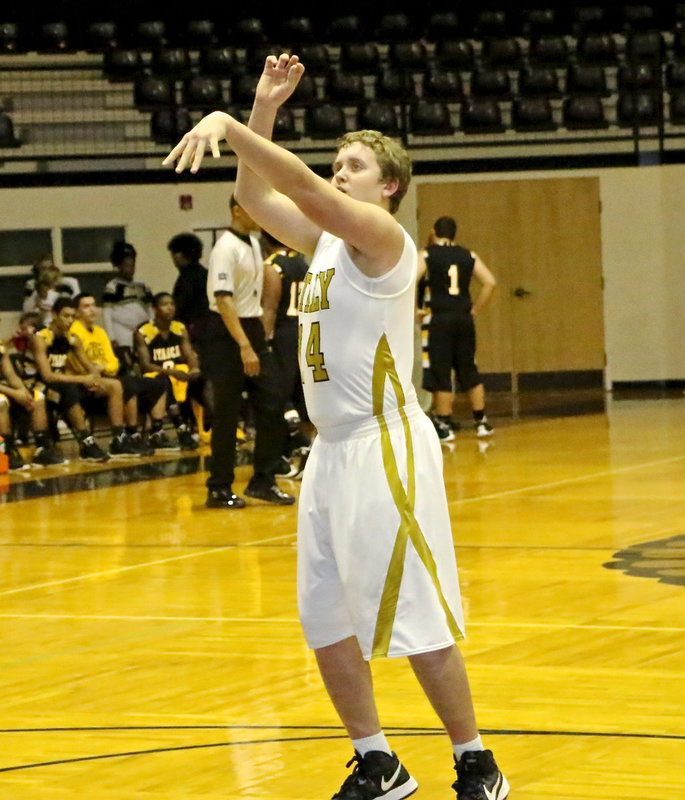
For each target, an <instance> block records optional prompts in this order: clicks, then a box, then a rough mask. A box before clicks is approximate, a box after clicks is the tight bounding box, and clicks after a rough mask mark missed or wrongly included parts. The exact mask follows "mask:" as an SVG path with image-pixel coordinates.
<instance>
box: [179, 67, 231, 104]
mask: <svg viewBox="0 0 685 800" xmlns="http://www.w3.org/2000/svg"><path fill="white" fill-rule="evenodd" d="M225 101H226V98H224V96H223V92H222V89H221V81H220V80H219V79H218V78H213V77H211V76H209V75H193V77H191V78H188V79H187V80H186V81H184V82H183V104H184V105H186V106H187V107H188V108H197V109H200V110H201V111H213V110H215V109H217V108H222V107H223V106H224V105H225Z"/></svg>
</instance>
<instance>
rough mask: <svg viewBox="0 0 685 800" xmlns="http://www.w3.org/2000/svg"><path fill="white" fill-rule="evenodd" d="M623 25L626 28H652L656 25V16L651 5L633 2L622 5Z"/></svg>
mask: <svg viewBox="0 0 685 800" xmlns="http://www.w3.org/2000/svg"><path fill="white" fill-rule="evenodd" d="M622 17H623V26H624V27H625V28H627V29H632V30H635V29H639V28H653V27H655V26H656V25H657V17H656V14H655V11H654V7H653V6H652V5H648V4H647V3H633V4H631V5H626V6H623V9H622Z"/></svg>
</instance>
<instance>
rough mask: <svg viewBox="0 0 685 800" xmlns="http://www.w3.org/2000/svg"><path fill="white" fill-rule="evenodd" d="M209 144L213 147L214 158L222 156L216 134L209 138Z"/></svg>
mask: <svg viewBox="0 0 685 800" xmlns="http://www.w3.org/2000/svg"><path fill="white" fill-rule="evenodd" d="M209 146H210V147H211V149H212V155H213V156H214V158H219V157H220V156H221V151H220V150H219V140H218V138H217V137H216V136H212V137H211V139H210V140H209Z"/></svg>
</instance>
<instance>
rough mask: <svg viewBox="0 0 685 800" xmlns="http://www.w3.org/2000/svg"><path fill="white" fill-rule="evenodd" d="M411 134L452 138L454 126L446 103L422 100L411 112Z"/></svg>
mask: <svg viewBox="0 0 685 800" xmlns="http://www.w3.org/2000/svg"><path fill="white" fill-rule="evenodd" d="M409 124H410V130H411V133H412V134H414V135H417V136H450V135H452V134H453V133H454V126H453V125H452V119H451V116H450V111H449V108H448V107H447V104H446V103H441V102H439V101H436V100H421V101H419V102H418V103H416V105H414V106H412V107H411V110H410V112H409Z"/></svg>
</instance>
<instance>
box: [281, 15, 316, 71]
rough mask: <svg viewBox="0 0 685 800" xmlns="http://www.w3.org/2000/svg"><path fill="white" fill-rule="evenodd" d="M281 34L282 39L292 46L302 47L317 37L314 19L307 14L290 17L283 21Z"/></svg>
mask: <svg viewBox="0 0 685 800" xmlns="http://www.w3.org/2000/svg"><path fill="white" fill-rule="evenodd" d="M279 35H280V37H281V39H282V40H283V41H284V42H287V43H288V44H289V45H290V46H291V47H300V46H301V45H303V44H305V43H309V42H313V41H315V39H316V35H315V32H314V25H313V24H312V20H311V19H310V18H309V17H305V16H296V17H288V18H287V19H285V20H284V21H283V22H282V23H281V26H280V29H279ZM303 61H304V59H303Z"/></svg>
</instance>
